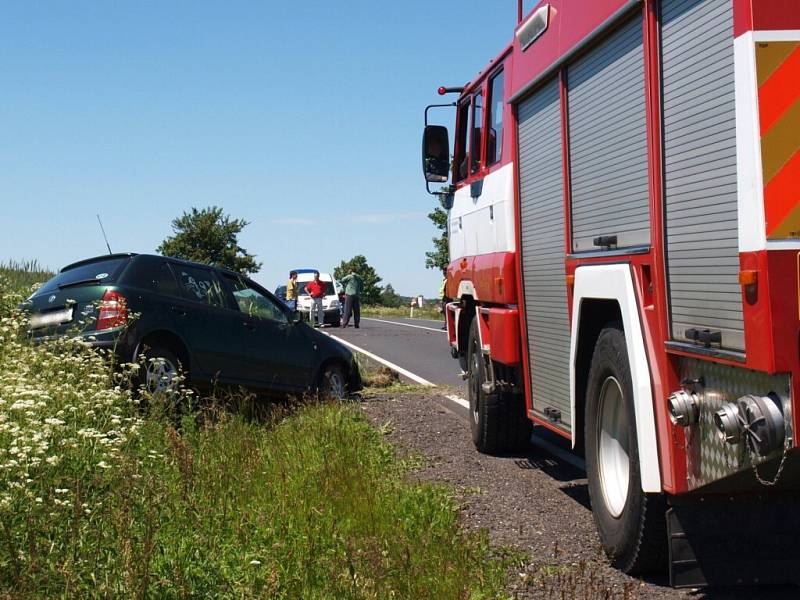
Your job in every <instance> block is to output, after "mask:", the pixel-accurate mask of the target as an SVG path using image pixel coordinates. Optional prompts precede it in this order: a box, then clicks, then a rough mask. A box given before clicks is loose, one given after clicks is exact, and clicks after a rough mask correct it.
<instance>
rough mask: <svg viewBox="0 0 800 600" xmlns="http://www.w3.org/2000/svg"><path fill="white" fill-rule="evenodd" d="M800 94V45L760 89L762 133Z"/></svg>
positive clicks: (767, 129)
mask: <svg viewBox="0 0 800 600" xmlns="http://www.w3.org/2000/svg"><path fill="white" fill-rule="evenodd" d="M798 96H800V47H797V48H795V49H794V50H793V51H792V52H791V54H789V56H788V57H787V58H786V60H785V61H783V63H781V65H780V66H779V67H778V68H776V69H775V70H774V71H773V72H772V75H770V76H769V78H768V79H767V80H766V82H764V85H762V86H761V88H760V89H759V91H758V97H759V113H760V118H761V119H760V120H761V134H762V135H763V134H765V133H766V132H767V131H769V129H770V128H771V127H772V126H773V125H774V124H775V123H776V122H777V121H778V119H780V118H781V115H783V113H785V112H786V111H787V110H788V109H789V107H791V106H792V104H794V103H795V102H797V98H798Z"/></svg>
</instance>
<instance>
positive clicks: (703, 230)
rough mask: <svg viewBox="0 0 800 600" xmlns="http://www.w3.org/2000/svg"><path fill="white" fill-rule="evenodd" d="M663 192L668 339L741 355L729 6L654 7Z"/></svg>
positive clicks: (687, 3)
mask: <svg viewBox="0 0 800 600" xmlns="http://www.w3.org/2000/svg"><path fill="white" fill-rule="evenodd" d="M661 14H662V17H661V22H662V60H663V67H662V68H663V98H664V194H665V203H666V242H667V281H668V284H669V295H670V311H671V320H672V336H673V338H674V339H675V340H677V341H686V336H685V331H686V329H688V328H697V329H711V330H714V331H719V332H721V334H722V346H723V347H726V348H730V349H738V350H742V349H744V333H743V324H742V297H741V288H740V286H739V281H738V275H739V246H738V216H737V193H736V122H735V112H734V110H735V105H734V102H735V101H734V69H733V9H732V2H731V0H664V1H663V2H662V4H661Z"/></svg>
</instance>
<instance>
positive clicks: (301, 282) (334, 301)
mask: <svg viewBox="0 0 800 600" xmlns="http://www.w3.org/2000/svg"><path fill="white" fill-rule="evenodd" d="M313 279H314V273H308V272H303V273H298V274H297V310H299V311H300V312H302V313H304V315H305V316H306V317H309V315H310V313H311V305H312V304H313V301H312V300H311V296H309V295H308V294H307V293H306V284H307V283H309V282H310V281H311V280H313ZM319 280H320V281H321V282H322V283H323V284H325V297H324V298H323V299H322V310H323V311H324V312H325V320H324V321H323V322H324V323H326V324H328V325H333V326H334V327H338V326H339V325H340V323H341V313H340V312H339V308H340V306H339V305H340V302H339V291H340V290H341V287H342V286H341V285H339V284H338V283H337V282H336V280H335V279H334V278H333V275H331V274H330V273H320V274H319Z"/></svg>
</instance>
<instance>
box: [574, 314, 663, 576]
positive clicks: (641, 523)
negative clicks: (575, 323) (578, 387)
mask: <svg viewBox="0 0 800 600" xmlns="http://www.w3.org/2000/svg"><path fill="white" fill-rule="evenodd" d="M585 440H586V474H587V479H588V482H589V496H590V498H591V502H592V514H593V516H594V521H595V524H596V526H597V530H598V533H599V534H600V541H601V543H602V544H603V548H604V549H605V552H606V554H608V556H609V558H610V559H611V562H612V564H613V565H614V566H615V567H617V568H619V569H621V570H622V571H624V572H626V573H631V574H636V573H644V572H651V571H656V570H663V569H664V567H665V566H666V562H665V560H666V525H665V518H664V510H665V508H664V502H663V498H661V497H660V496H659V495H654V494H645V493H644V492H643V491H642V484H641V473H640V470H639V450H638V444H637V436H636V420H635V417H634V408H633V384H632V382H631V370H630V364H629V362H628V352H627V347H626V344H625V333H624V332H623V331H622V326H621V325H620V324H618V323H613V324H608V325H606V327H605V328H604V329H603V330H602V331H601V332H600V335H599V336H598V338H597V343H596V345H595V348H594V355H593V356H592V366H591V368H590V370H589V378H588V382H587V389H586V419H585Z"/></svg>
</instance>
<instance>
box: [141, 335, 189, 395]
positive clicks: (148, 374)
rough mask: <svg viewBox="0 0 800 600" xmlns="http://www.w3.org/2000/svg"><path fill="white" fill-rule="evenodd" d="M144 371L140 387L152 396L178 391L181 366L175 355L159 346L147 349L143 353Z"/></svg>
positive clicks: (142, 367)
mask: <svg viewBox="0 0 800 600" xmlns="http://www.w3.org/2000/svg"><path fill="white" fill-rule="evenodd" d="M142 354H143V356H144V364H143V365H142V366H141V367H140V373H141V371H144V373H143V374H141V375H140V378H139V379H140V381H139V383H140V385H143V386H144V389H145V390H146V391H147V392H148V393H149V394H151V395H152V396H159V395H163V394H167V393H169V392H173V391H176V390H177V389H178V386H179V383H180V381H181V379H182V377H181V375H182V369H181V364H180V361H179V360H178V358H177V357H176V356H175V354H174V353H173V352H172V351H171V350H169V349H167V348H162V347H159V346H155V347H152V348H147V349H146V350H145V351H144V352H143V353H142Z"/></svg>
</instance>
